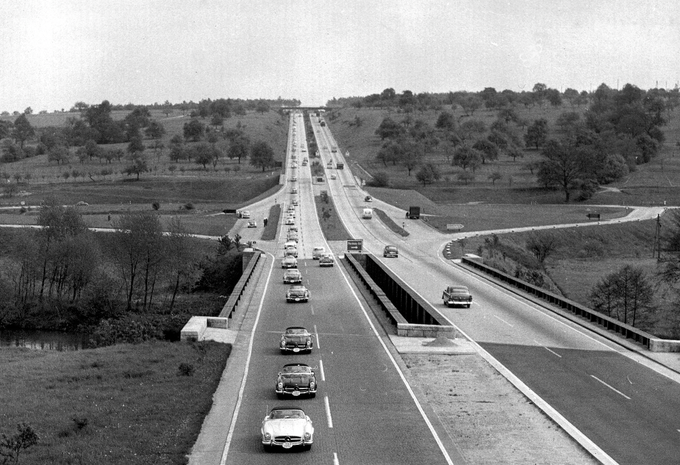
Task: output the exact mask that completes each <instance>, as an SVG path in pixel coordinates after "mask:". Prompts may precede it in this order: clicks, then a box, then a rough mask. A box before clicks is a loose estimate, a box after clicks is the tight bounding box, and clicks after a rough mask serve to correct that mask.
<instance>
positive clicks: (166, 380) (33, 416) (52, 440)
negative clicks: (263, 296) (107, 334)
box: [0, 341, 231, 465]
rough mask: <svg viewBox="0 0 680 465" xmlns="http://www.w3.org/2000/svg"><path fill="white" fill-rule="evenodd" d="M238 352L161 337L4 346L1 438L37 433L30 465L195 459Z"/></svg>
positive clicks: (26, 462) (27, 458)
mask: <svg viewBox="0 0 680 465" xmlns="http://www.w3.org/2000/svg"><path fill="white" fill-rule="evenodd" d="M230 348H231V346H229V345H224V344H218V343H198V344H186V343H168V342H158V341H156V342H148V343H143V344H140V345H127V344H123V345H116V346H112V347H106V348H100V349H90V350H82V351H77V352H52V351H31V350H27V349H3V350H1V351H0V369H1V370H2V373H3V375H2V377H0V390H1V391H2V404H3V408H2V412H1V413H0V418H1V419H2V421H0V432H2V433H4V434H6V435H8V436H11V435H13V434H15V433H16V429H15V425H16V424H18V423H23V422H25V423H27V424H28V425H30V426H31V427H32V428H33V429H34V430H35V431H36V433H37V434H38V437H39V441H38V444H37V445H36V446H34V447H32V448H30V449H28V450H27V451H26V452H24V454H23V455H22V457H21V462H20V463H21V464H23V465H33V464H35V465H44V464H53V465H61V464H64V465H67V464H86V463H96V464H101V465H134V464H139V465H147V464H183V463H186V457H185V456H186V454H188V453H189V452H190V450H191V447H192V446H193V444H194V442H195V440H196V438H197V437H198V433H199V432H200V429H201V425H202V423H203V418H204V416H205V415H206V414H207V413H208V411H209V410H210V407H211V406H212V395H213V392H214V391H215V388H216V387H217V385H218V383H219V380H220V378H221V376H222V371H223V370H224V367H225V364H226V361H227V358H228V357H229V353H230ZM181 364H186V365H185V368H184V369H180V365H181Z"/></svg>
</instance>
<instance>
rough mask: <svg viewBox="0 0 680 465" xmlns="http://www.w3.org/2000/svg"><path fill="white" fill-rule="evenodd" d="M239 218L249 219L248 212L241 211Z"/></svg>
mask: <svg viewBox="0 0 680 465" xmlns="http://www.w3.org/2000/svg"><path fill="white" fill-rule="evenodd" d="M241 218H243V219H244V220H248V219H250V211H248V210H243V211H242V212H241Z"/></svg>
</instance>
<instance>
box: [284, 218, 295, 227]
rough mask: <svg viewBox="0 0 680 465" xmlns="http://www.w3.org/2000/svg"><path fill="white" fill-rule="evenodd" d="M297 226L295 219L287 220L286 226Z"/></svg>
mask: <svg viewBox="0 0 680 465" xmlns="http://www.w3.org/2000/svg"><path fill="white" fill-rule="evenodd" d="M293 224H295V218H290V217H289V218H286V226H290V225H293Z"/></svg>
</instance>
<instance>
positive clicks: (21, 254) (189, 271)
mask: <svg viewBox="0 0 680 465" xmlns="http://www.w3.org/2000/svg"><path fill="white" fill-rule="evenodd" d="M38 224H39V225H40V226H41V227H42V228H41V229H38V230H32V231H30V232H29V231H27V232H26V233H22V234H18V235H14V236H13V240H12V241H11V242H10V243H5V246H4V247H3V249H2V251H3V252H4V253H5V254H6V256H4V257H3V261H4V263H5V265H4V267H3V273H2V275H0V294H4V295H3V303H2V304H1V305H0V308H2V307H4V308H8V307H9V306H11V307H13V308H15V309H18V310H19V311H20V312H25V311H26V309H28V308H31V307H34V306H36V305H42V306H50V307H51V308H52V309H54V310H56V311H57V312H58V313H59V315H58V316H59V317H63V318H68V315H65V314H62V312H65V311H68V309H70V308H77V309H79V310H78V311H79V312H80V313H81V315H79V316H83V315H84V316H85V317H92V318H105V317H109V316H111V315H112V314H114V313H116V308H120V305H119V302H124V306H125V308H126V309H127V310H132V309H135V310H138V311H149V310H151V309H152V308H153V306H154V304H155V303H156V300H157V298H158V296H159V295H161V296H162V297H163V301H164V304H165V306H166V308H167V309H168V311H169V312H170V313H172V310H173V307H174V305H175V302H176V299H177V296H178V294H179V293H180V292H182V291H183V290H192V289H196V288H201V289H203V290H211V291H217V292H229V291H230V287H229V286H230V285H231V286H233V284H234V283H235V282H236V280H238V274H239V273H240V261H239V260H238V257H237V254H238V252H239V247H240V244H239V243H238V239H237V240H236V241H232V240H230V239H228V238H224V239H223V240H222V241H220V244H219V245H218V247H217V251H216V254H215V256H214V257H212V258H211V257H202V256H201V254H199V253H198V250H197V249H196V245H195V241H194V240H193V239H192V238H191V237H190V236H189V234H188V233H187V231H186V229H185V228H184V227H183V225H182V223H181V221H180V220H179V219H178V218H177V217H175V218H173V219H171V220H170V221H169V222H168V223H167V224H165V225H164V224H162V222H161V220H160V217H159V216H158V215H157V214H156V213H155V212H130V213H126V214H123V215H121V216H120V217H119V218H118V219H117V220H116V221H115V222H114V228H115V232H114V233H111V235H110V236H107V238H106V240H105V241H104V240H102V238H101V237H98V236H97V235H96V234H95V233H93V232H91V231H89V230H88V229H87V227H86V226H85V224H84V222H83V219H82V217H81V215H80V214H79V213H78V211H77V210H76V209H75V208H73V207H63V206H61V205H58V204H56V202H50V203H48V204H46V205H44V206H43V207H42V208H41V210H40V214H39V217H38ZM3 290H4V292H3ZM71 311H72V310H71ZM6 315H7V313H2V312H0V323H2V318H3V316H6ZM22 316H25V315H22V314H21V313H20V314H19V315H18V318H19V320H21V318H22ZM15 323H16V322H15Z"/></svg>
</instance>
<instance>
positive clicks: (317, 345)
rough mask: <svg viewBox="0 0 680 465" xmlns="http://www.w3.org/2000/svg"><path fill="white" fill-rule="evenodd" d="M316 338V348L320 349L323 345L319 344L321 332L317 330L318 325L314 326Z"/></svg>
mask: <svg viewBox="0 0 680 465" xmlns="http://www.w3.org/2000/svg"><path fill="white" fill-rule="evenodd" d="M314 337H316V348H317V349H320V348H321V344H319V331H318V330H317V329H316V325H314Z"/></svg>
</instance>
